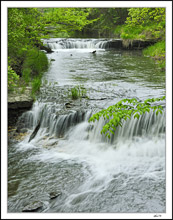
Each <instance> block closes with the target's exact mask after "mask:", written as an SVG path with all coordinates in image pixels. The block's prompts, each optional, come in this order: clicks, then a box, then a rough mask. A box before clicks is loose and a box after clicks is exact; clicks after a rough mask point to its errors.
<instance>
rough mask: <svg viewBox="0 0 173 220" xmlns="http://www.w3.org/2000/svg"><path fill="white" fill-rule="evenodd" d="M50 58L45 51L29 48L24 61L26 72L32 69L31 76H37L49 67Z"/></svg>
mask: <svg viewBox="0 0 173 220" xmlns="http://www.w3.org/2000/svg"><path fill="white" fill-rule="evenodd" d="M48 66H49V64H48V59H47V57H46V55H45V53H44V52H41V51H39V50H38V49H36V48H33V49H30V50H28V52H27V54H26V58H25V60H24V63H23V71H24V73H25V72H26V71H27V72H29V71H30V74H31V76H37V75H39V74H41V73H43V72H45V71H46V70H47V69H48Z"/></svg>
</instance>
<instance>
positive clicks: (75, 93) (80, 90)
mask: <svg viewBox="0 0 173 220" xmlns="http://www.w3.org/2000/svg"><path fill="white" fill-rule="evenodd" d="M84 96H86V89H85V88H84V87H83V86H82V85H80V86H75V87H74V88H71V90H70V97H71V98H72V99H78V98H82V97H84Z"/></svg>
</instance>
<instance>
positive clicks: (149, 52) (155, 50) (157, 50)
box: [143, 41, 165, 70]
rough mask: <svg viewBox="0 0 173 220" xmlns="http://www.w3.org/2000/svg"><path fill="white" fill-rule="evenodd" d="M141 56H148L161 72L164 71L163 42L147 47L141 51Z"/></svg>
mask: <svg viewBox="0 0 173 220" xmlns="http://www.w3.org/2000/svg"><path fill="white" fill-rule="evenodd" d="M143 54H144V56H150V57H152V58H153V59H155V60H156V61H157V63H158V65H159V67H160V68H161V70H165V41H160V42H157V43H156V44H154V45H152V46H150V47H147V48H146V49H144V50H143Z"/></svg>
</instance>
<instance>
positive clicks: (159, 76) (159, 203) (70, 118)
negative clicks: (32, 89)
mask: <svg viewBox="0 0 173 220" xmlns="http://www.w3.org/2000/svg"><path fill="white" fill-rule="evenodd" d="M106 42H107V41H106V40H104V39H103V40H100V39H99V40H98V39H48V40H45V44H47V45H48V46H49V47H51V48H52V49H53V51H54V52H53V53H51V54H47V56H48V58H49V60H52V61H51V65H50V68H49V70H48V72H46V73H45V74H44V77H43V79H42V87H41V91H40V94H39V95H38V96H37V99H36V101H35V102H34V104H33V108H32V109H31V110H30V111H28V112H26V113H24V114H23V115H22V116H21V118H20V119H19V121H22V123H25V127H26V128H27V135H26V136H25V138H24V139H23V140H21V141H19V142H18V143H13V142H12V143H11V144H10V145H9V147H8V212H22V210H23V209H25V207H26V206H27V205H29V204H32V203H34V202H41V204H42V205H41V207H40V208H39V209H38V210H37V212H44V213H47V212H49V213H56V212H57V213H73V212H85V213H153V212H154V213H163V212H165V211H166V210H165V209H166V208H165V207H166V201H165V200H166V195H165V191H166V181H165V123H166V122H165V111H164V113H163V114H162V115H161V114H158V115H157V116H156V115H154V114H153V113H152V112H150V113H147V114H145V115H143V116H141V117H140V118H139V120H137V119H131V120H127V121H126V122H124V123H123V126H122V127H120V128H118V129H117V131H116V134H115V136H114V137H112V138H111V140H109V139H106V138H104V137H103V136H102V135H101V134H100V131H101V128H102V126H103V125H104V121H103V120H100V121H99V122H96V123H95V124H90V123H89V122H88V119H89V117H90V116H91V115H92V114H93V113H94V112H97V111H99V110H101V109H103V108H106V107H108V106H110V105H113V104H115V103H116V102H118V101H119V100H121V99H124V98H137V99H138V100H141V101H142V100H145V99H147V98H151V97H161V96H163V95H165V90H166V89H165V74H164V73H163V72H161V71H160V69H159V68H158V67H157V65H156V64H155V63H154V61H153V60H151V59H150V58H148V57H144V56H143V55H142V52H141V51H127V50H116V49H114V50H111V49H107V48H106ZM95 50H96V52H95V53H92V52H93V51H95ZM77 85H78V86H80V89H81V92H83V94H82V97H81V98H79V99H76V100H72V98H71V96H70V94H71V89H72V88H74V87H75V86H77ZM162 104H163V106H165V103H164V102H163V103H162ZM39 120H40V121H41V124H40V128H39V130H38V132H37V134H36V136H35V137H34V138H33V139H32V140H31V141H29V138H30V135H31V134H32V132H33V130H34V129H35V127H36V126H37V124H38V121H39ZM52 194H55V195H56V196H55V198H51V195H52Z"/></svg>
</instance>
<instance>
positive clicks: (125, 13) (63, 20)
mask: <svg viewBox="0 0 173 220" xmlns="http://www.w3.org/2000/svg"><path fill="white" fill-rule="evenodd" d="M52 36H53V37H63V38H69V37H76V38H77V37H87V38H89V37H96V38H121V39H124V41H125V40H133V39H140V40H151V39H154V40H156V41H157V43H156V44H155V45H153V46H151V47H149V48H146V49H145V50H144V51H143V53H144V55H147V56H151V57H154V58H155V59H156V60H157V62H158V63H159V65H160V67H161V68H162V69H163V70H164V66H165V8H9V9H8V90H9V92H10V91H13V90H14V89H15V87H19V86H22V87H23V88H24V87H26V86H27V85H31V86H32V94H33V95H34V94H35V93H36V92H37V91H38V90H39V88H40V85H41V77H42V75H43V73H44V72H45V71H46V70H47V69H48V67H49V62H48V59H47V57H46V55H45V53H43V52H41V51H40V48H41V47H42V41H41V39H43V38H50V37H52Z"/></svg>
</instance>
